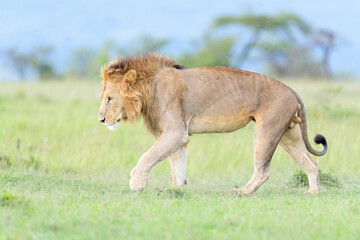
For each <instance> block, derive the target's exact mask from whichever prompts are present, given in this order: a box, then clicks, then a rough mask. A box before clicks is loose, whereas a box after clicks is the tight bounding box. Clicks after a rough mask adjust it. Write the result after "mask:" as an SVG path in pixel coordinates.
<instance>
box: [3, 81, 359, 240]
mask: <svg viewBox="0 0 360 240" xmlns="http://www.w3.org/2000/svg"><path fill="white" fill-rule="evenodd" d="M286 83H287V84H288V85H289V86H291V87H292V88H293V89H295V90H296V91H297V92H298V93H299V95H300V96H301V97H302V98H303V100H304V103H305V106H306V110H307V120H308V131H309V136H310V137H311V138H312V137H313V136H315V134H316V133H321V134H323V135H324V136H325V137H326V138H327V140H328V143H329V151H328V153H327V154H326V155H325V156H323V157H317V158H316V159H317V161H318V162H319V167H320V169H321V170H322V171H324V172H329V171H333V174H334V175H336V176H337V177H338V178H339V179H340V181H341V182H342V186H340V187H327V186H322V188H321V193H320V194H319V195H317V196H311V195H307V194H304V192H305V191H306V188H305V187H299V186H295V185H294V184H292V183H291V175H292V174H293V173H294V172H295V171H296V170H297V169H298V166H297V165H296V164H295V163H294V162H293V161H292V160H291V159H290V158H289V157H288V155H287V154H286V153H285V152H284V151H282V149H280V148H278V150H277V151H276V153H275V155H274V158H273V161H272V164H271V177H270V179H269V181H268V182H267V183H265V184H264V186H263V187H261V188H260V189H259V190H258V191H257V192H256V193H255V194H254V195H252V196H250V197H234V196H232V195H231V194H230V190H231V189H232V188H233V187H235V186H238V187H240V186H242V185H243V184H245V183H246V182H247V180H249V178H250V177H251V175H252V170H253V169H252V164H253V159H252V158H253V146H252V140H253V133H254V124H250V125H249V126H247V127H246V128H245V129H242V130H240V131H237V132H234V133H230V134H207V135H196V136H192V137H191V138H190V143H189V145H188V172H187V181H188V185H186V186H185V187H184V188H183V189H182V190H174V189H171V187H170V186H171V175H170V166H169V163H168V162H167V161H165V162H163V163H162V164H160V165H158V166H156V167H155V168H154V170H153V171H152V173H151V174H150V183H149V187H148V188H147V189H146V190H145V191H144V192H142V193H132V192H130V190H129V188H128V181H129V173H130V171H131V169H132V167H134V166H135V164H136V161H137V159H138V158H139V157H140V156H141V154H142V153H143V152H144V151H146V150H147V149H148V148H149V147H150V146H151V144H152V143H153V142H154V138H153V137H152V136H151V135H150V134H149V133H147V132H146V129H145V128H144V127H143V125H142V123H141V122H139V123H137V124H135V126H131V125H130V124H122V125H121V127H119V129H118V130H117V131H115V132H110V131H108V129H107V128H106V127H104V126H103V125H101V124H100V123H98V120H97V110H98V106H99V92H100V90H101V83H100V81H99V82H92V81H88V82H81V81H70V80H68V81H64V82H38V83H32V84H21V83H17V84H10V83H1V84H0V112H1V118H0V239H130V238H131V239H170V238H171V239H184V238H189V239H229V238H233V239H239V238H240V239H259V238H260V239H265V238H266V239H294V238H298V239H323V238H327V239H339V238H341V239H359V238H360V228H359V226H360V207H359V206H360V177H359V175H358V173H359V171H360V163H359V162H360V135H359V134H358V133H357V128H358V124H359V122H360V105H359V102H360V95H359V94H358V93H359V92H360V84H359V83H350V82H334V83H328V82H311V81H287V82H286Z"/></svg>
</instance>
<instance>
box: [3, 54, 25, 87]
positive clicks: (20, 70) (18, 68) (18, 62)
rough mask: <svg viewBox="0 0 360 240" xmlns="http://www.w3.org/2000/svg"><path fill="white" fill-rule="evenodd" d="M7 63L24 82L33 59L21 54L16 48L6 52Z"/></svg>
mask: <svg viewBox="0 0 360 240" xmlns="http://www.w3.org/2000/svg"><path fill="white" fill-rule="evenodd" d="M5 58H6V62H7V63H8V64H9V66H10V67H11V68H13V70H14V71H15V73H16V74H17V75H18V76H19V78H20V80H22V81H24V80H25V78H26V75H27V72H28V70H29V67H30V65H31V58H30V56H29V55H28V54H24V53H20V52H19V51H18V50H17V49H16V48H11V49H9V50H7V51H6V52H5Z"/></svg>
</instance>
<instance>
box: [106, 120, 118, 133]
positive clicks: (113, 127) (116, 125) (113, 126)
mask: <svg viewBox="0 0 360 240" xmlns="http://www.w3.org/2000/svg"><path fill="white" fill-rule="evenodd" d="M119 125H120V121H117V122H115V123H114V124H111V125H109V124H107V127H108V128H109V129H110V130H111V131H115V130H116V129H117V128H118V127H119Z"/></svg>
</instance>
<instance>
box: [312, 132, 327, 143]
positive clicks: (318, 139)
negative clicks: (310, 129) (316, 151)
mask: <svg viewBox="0 0 360 240" xmlns="http://www.w3.org/2000/svg"><path fill="white" fill-rule="evenodd" d="M314 142H315V143H316V144H320V143H321V144H322V145H324V146H327V142H326V139H325V137H324V136H323V135H321V134H317V135H316V136H315V138H314Z"/></svg>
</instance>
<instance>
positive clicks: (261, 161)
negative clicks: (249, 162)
mask: <svg viewBox="0 0 360 240" xmlns="http://www.w3.org/2000/svg"><path fill="white" fill-rule="evenodd" d="M284 125H285V124H284ZM271 126H273V125H272V124H266V125H264V124H260V123H258V124H257V125H256V128H255V138H254V173H253V176H252V178H251V179H250V181H249V182H248V183H247V184H246V185H245V186H244V187H242V188H241V189H233V190H232V193H235V194H237V195H242V196H243V195H249V194H251V193H253V192H255V191H256V190H257V189H258V188H259V187H260V186H261V185H262V184H263V183H264V182H266V181H267V180H268V179H269V177H270V162H271V158H272V156H273V154H274V152H275V149H276V147H277V145H278V143H279V141H280V138H281V136H282V134H283V132H284V128H285V127H283V128H282V127H280V126H279V127H278V128H279V129H278V130H276V129H274V128H271ZM269 129H271V131H269Z"/></svg>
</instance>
